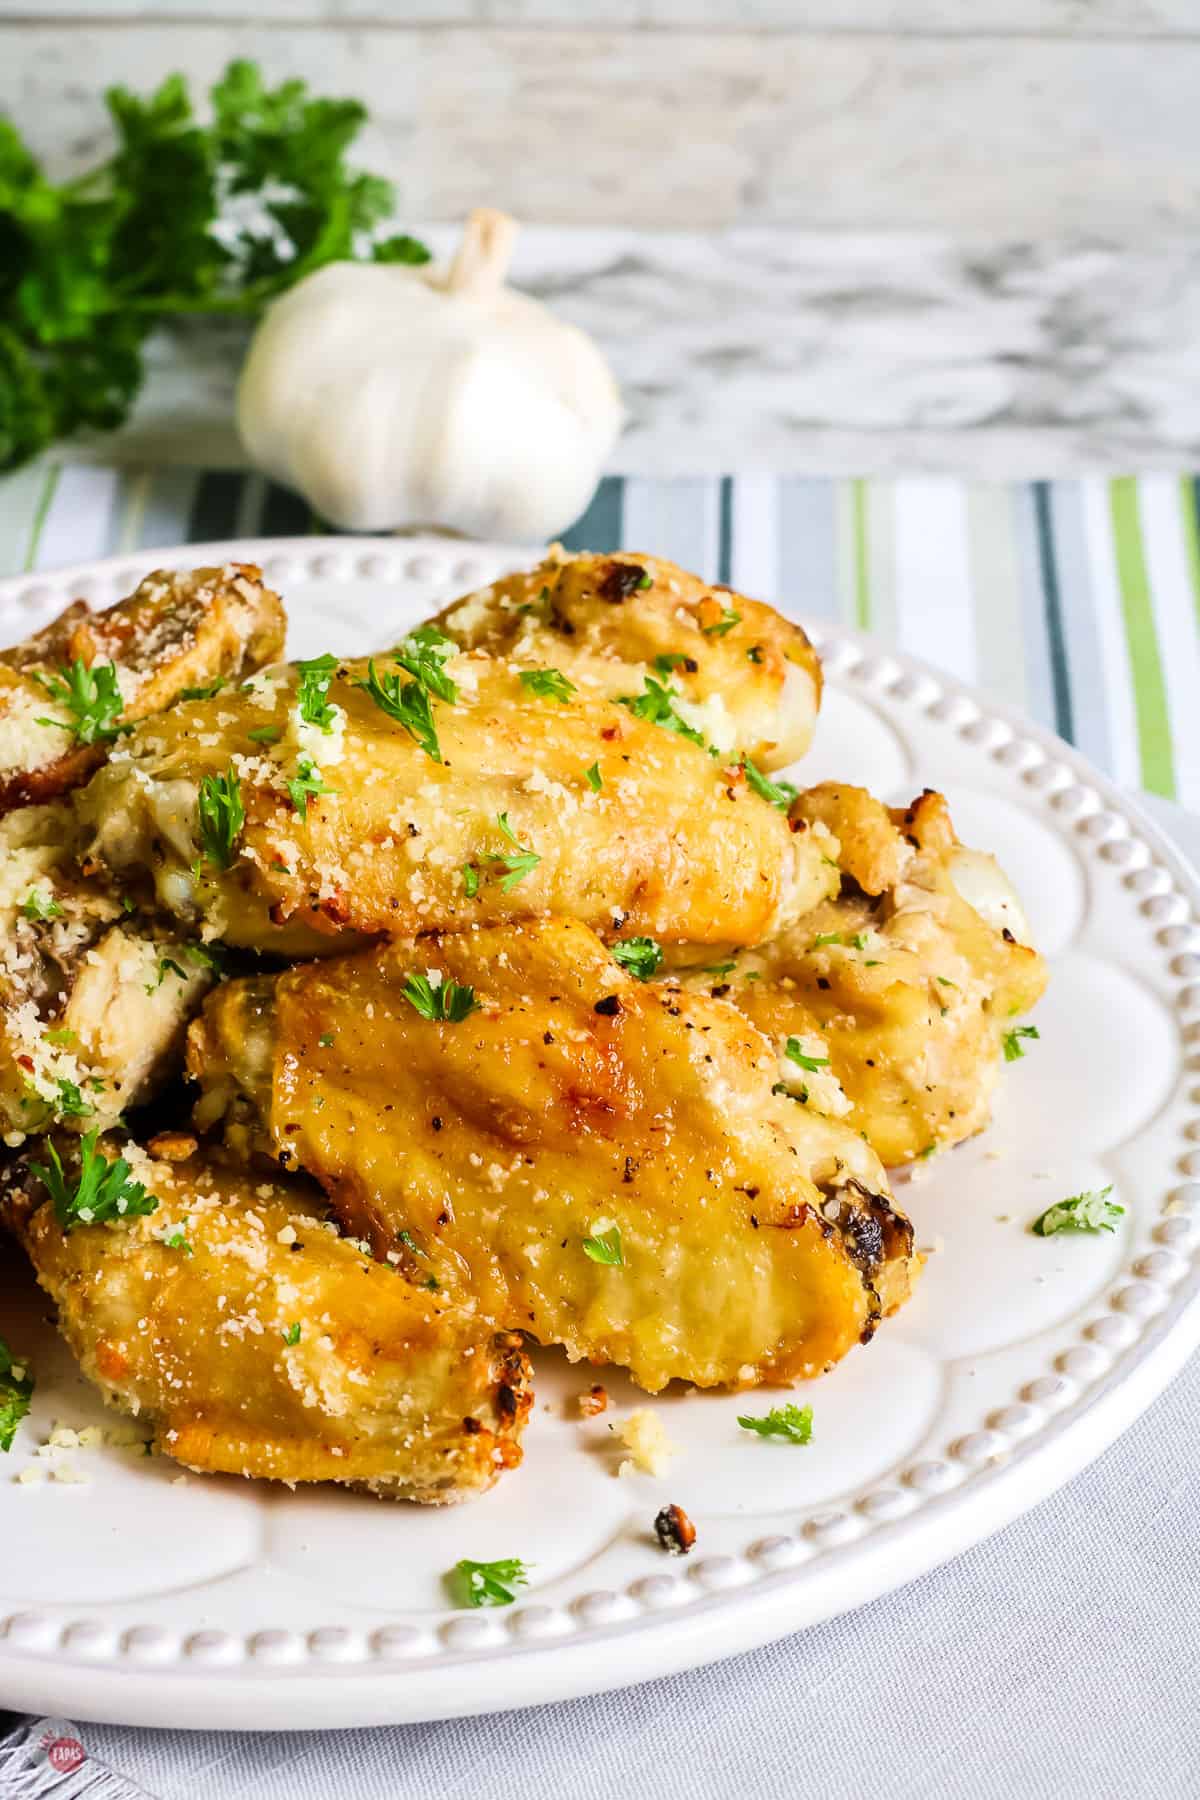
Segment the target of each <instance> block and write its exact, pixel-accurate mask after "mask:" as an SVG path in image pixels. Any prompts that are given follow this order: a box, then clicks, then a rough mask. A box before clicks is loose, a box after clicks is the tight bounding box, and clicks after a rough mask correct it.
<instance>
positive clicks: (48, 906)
mask: <svg viewBox="0 0 1200 1800" xmlns="http://www.w3.org/2000/svg"><path fill="white" fill-rule="evenodd" d="M21 913H22V916H23V917H24V918H26V919H29V920H31V921H33V922H36V923H40V922H42V921H45V920H47V919H61V918H62V907H61V906H60V905H59V904H58V901H57V900H56V899H55V898H54V896H53V894H51V895H49V897H47V896H46V895H45V894H43V893H42V892H41V890H40V889H39V888H30V890H29V892H28V893H27V894H26V896H25V898H24V900H22V902H21Z"/></svg>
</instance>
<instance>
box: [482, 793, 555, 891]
mask: <svg viewBox="0 0 1200 1800" xmlns="http://www.w3.org/2000/svg"><path fill="white" fill-rule="evenodd" d="M496 823H497V825H498V826H499V827H500V829H501V831H502V832H503V833H504V835H505V837H506V838H507V839H508V841H509V843H510V844H511V845H512V846H513V848H512V850H511V851H510V853H509V854H508V855H507V856H489V857H488V861H489V862H494V863H499V864H500V866H501V867H502V868H505V869H507V870H508V874H507V875H506V876H505V877H504V879H503V881H502V882H501V883H500V892H501V893H502V894H511V892H512V890H513V889H514V888H515V887H516V886H517V883H518V882H521V881H524V879H525V877H526V876H527V875H532V874H533V871H534V870H535V869H536V868H537V866H538V864H539V863H540V862H541V860H542V859H541V857H540V856H538V855H536V853H535V852H534V851H532V850H526V849H524V848H523V847H522V845H521V844H520V843H518V841H517V834H516V832H515V831H514V830H513V828H512V826H511V825H510V824H509V822H508V814H507V813H506V812H502V813H498V814H497V815H496Z"/></svg>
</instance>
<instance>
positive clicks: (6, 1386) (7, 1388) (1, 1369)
mask: <svg viewBox="0 0 1200 1800" xmlns="http://www.w3.org/2000/svg"><path fill="white" fill-rule="evenodd" d="M32 1398H33V1376H32V1375H31V1374H30V1373H29V1367H28V1364H27V1363H25V1362H24V1361H23V1359H22V1358H21V1357H19V1356H14V1355H13V1353H12V1351H11V1350H10V1349H9V1347H8V1345H7V1344H6V1343H5V1341H4V1339H3V1338H0V1450H11V1449H12V1447H13V1439H14V1438H15V1437H16V1435H17V1426H18V1425H19V1424H20V1423H21V1420H22V1419H23V1418H24V1417H25V1414H26V1413H27V1412H28V1411H29V1402H30V1401H31V1400H32Z"/></svg>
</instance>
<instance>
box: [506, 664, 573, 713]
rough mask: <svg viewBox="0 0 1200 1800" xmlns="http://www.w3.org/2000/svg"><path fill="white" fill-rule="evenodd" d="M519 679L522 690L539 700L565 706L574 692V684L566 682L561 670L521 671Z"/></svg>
mask: <svg viewBox="0 0 1200 1800" xmlns="http://www.w3.org/2000/svg"><path fill="white" fill-rule="evenodd" d="M519 679H520V682H521V686H522V687H523V688H527V689H528V690H529V692H530V693H531V694H536V695H537V696H538V698H539V699H541V700H558V701H560V702H561V703H562V704H563V705H565V704H566V702H567V701H568V700H569V699H570V698H571V695H572V694H573V693H574V692H575V683H574V682H573V681H568V680H567V678H566V676H565V675H564V674H563V672H562V670H561V669H522V670H521V673H520V677H519Z"/></svg>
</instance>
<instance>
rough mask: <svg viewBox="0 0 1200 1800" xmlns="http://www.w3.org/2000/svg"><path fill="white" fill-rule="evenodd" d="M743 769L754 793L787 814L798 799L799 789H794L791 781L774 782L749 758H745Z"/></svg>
mask: <svg viewBox="0 0 1200 1800" xmlns="http://www.w3.org/2000/svg"><path fill="white" fill-rule="evenodd" d="M742 767H743V769H745V771H746V780H747V781H748V782H749V783H750V786H751V787H752V788H753V789H754V792H755V793H756V794H759V795H761V797H762V798H763V799H764V800H766V801H769V803H770V804H771V805H772V806H777V807H778V808H779V811H780V812H786V811H787V809H788V807H789V806H790V805H791V804H792V801H793V800H794V799H795V798H796V795H797V793H798V792H799V789H798V788H796V787H793V785H792V783H791V782H790V781H772V780H771V779H770V777H769V776H767V775H764V774H763V772H762V770H761V769H760V768H758V767H756V765H755V764H754V763H752V762H751V760H750V758H749V757H748V756H743V758H742Z"/></svg>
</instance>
